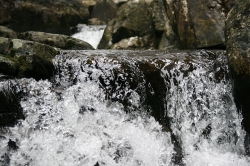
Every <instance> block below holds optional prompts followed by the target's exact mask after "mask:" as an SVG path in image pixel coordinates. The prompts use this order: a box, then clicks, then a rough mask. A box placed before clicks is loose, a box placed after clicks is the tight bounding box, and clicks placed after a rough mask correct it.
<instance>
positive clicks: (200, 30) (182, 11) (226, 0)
mask: <svg viewBox="0 0 250 166" xmlns="http://www.w3.org/2000/svg"><path fill="white" fill-rule="evenodd" d="M165 2H166V9H167V15H168V18H169V20H170V24H171V25H172V27H173V30H174V32H175V33H176V34H177V36H178V38H179V39H178V40H179V48H181V49H190V48H209V47H217V48H218V47H224V45H225V37H224V27H225V24H224V21H225V18H226V15H227V13H228V11H229V10H230V9H231V8H232V6H233V5H234V4H235V0H221V1H207V0H177V1H175V0H165Z"/></svg>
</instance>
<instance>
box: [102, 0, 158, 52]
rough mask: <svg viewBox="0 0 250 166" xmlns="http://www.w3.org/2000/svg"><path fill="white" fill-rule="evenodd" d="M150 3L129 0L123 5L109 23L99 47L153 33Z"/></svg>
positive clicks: (106, 46)
mask: <svg viewBox="0 0 250 166" xmlns="http://www.w3.org/2000/svg"><path fill="white" fill-rule="evenodd" d="M148 5H149V4H148V3H146V2H145V1H140V3H136V2H132V1H129V2H127V3H125V4H124V5H122V6H121V7H120V8H119V10H118V11H117V17H116V18H115V19H113V20H112V21H110V22H109V23H108V25H107V27H106V29H105V31H104V34H103V37H102V39H101V41H100V43H99V45H98V48H99V49H106V48H109V47H110V46H111V45H112V44H114V43H117V42H119V41H121V40H122V39H125V38H130V37H134V36H138V37H143V36H146V35H150V34H152V35H153V34H154V28H153V25H152V18H151V12H150V11H148Z"/></svg>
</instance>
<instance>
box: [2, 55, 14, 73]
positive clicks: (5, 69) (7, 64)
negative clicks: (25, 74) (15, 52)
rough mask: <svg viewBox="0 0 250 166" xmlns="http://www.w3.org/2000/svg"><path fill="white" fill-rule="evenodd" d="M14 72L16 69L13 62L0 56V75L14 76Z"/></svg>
mask: <svg viewBox="0 0 250 166" xmlns="http://www.w3.org/2000/svg"><path fill="white" fill-rule="evenodd" d="M16 72H17V67H16V65H15V62H13V61H12V60H10V59H9V58H6V57H4V56H2V55H1V54H0V73H2V74H5V75H15V74H16Z"/></svg>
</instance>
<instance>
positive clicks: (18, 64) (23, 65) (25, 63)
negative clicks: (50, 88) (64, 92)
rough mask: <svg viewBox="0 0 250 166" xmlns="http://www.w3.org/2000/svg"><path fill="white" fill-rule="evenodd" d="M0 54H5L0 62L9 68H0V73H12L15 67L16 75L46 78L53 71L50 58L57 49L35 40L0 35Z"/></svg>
mask: <svg viewBox="0 0 250 166" xmlns="http://www.w3.org/2000/svg"><path fill="white" fill-rule="evenodd" d="M0 54H3V55H4V56H5V57H2V58H1V59H2V63H4V64H5V65H6V66H9V68H10V70H8V68H3V69H2V68H1V71H0V72H1V73H6V74H14V73H15V72H14V71H15V69H16V70H17V71H16V73H15V74H14V76H17V77H33V78H35V79H48V78H50V77H51V76H52V75H53V71H54V66H53V62H52V59H53V58H54V56H55V55H57V54H59V51H57V50H56V49H55V48H53V47H50V46H47V45H44V44H40V43H37V42H32V41H25V40H20V39H8V38H2V37H0ZM6 58H8V59H9V60H7V59H6ZM13 63H14V65H13ZM11 70H12V72H11ZM8 72H9V73H8Z"/></svg>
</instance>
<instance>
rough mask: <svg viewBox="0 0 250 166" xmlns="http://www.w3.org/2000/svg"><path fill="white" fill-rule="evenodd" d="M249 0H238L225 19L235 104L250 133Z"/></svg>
mask: <svg viewBox="0 0 250 166" xmlns="http://www.w3.org/2000/svg"><path fill="white" fill-rule="evenodd" d="M249 9H250V1H249V0H242V1H239V2H238V3H237V4H236V5H235V6H234V8H233V9H232V10H231V12H230V13H229V14H228V17H227V20H226V44H227V55H228V60H229V67H230V70H231V74H232V78H233V81H234V87H233V91H234V98H235V102H236V106H237V107H238V109H239V110H240V111H241V112H242V114H243V126H244V128H245V130H246V131H247V132H248V133H250V102H249V101H250V98H249V96H250V12H249Z"/></svg>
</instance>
